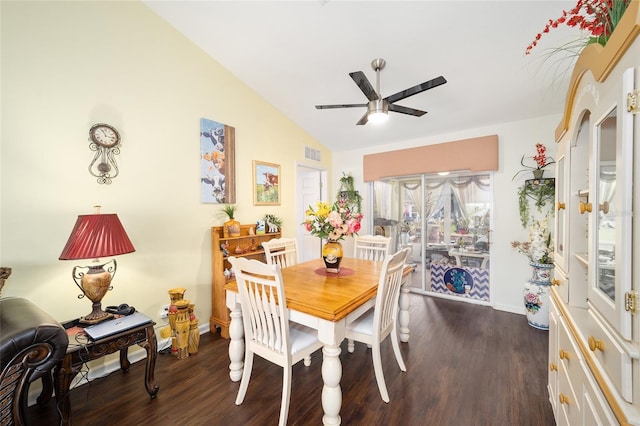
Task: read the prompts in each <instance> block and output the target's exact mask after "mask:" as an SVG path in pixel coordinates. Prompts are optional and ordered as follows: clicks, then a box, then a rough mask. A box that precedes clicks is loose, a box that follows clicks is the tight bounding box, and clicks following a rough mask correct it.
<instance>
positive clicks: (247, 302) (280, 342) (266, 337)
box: [229, 257, 322, 426]
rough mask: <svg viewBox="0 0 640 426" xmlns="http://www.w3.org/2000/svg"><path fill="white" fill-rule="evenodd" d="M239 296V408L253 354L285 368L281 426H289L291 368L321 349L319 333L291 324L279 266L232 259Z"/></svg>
mask: <svg viewBox="0 0 640 426" xmlns="http://www.w3.org/2000/svg"><path fill="white" fill-rule="evenodd" d="M229 262H230V263H231V265H233V269H234V271H235V274H236V282H237V284H238V291H239V293H240V304H241V309H242V322H243V324H244V339H245V354H244V369H243V370H242V380H241V381H240V389H239V390H238V395H237V397H236V405H240V404H242V401H244V397H245V395H246V393H247V387H248V386H249V379H250V378H251V370H252V367H253V355H254V354H256V355H258V356H261V357H262V358H264V359H266V360H267V361H271V362H273V363H274V364H276V365H279V366H281V367H282V368H283V370H284V371H283V377H282V401H281V403H280V421H279V423H278V424H279V425H280V426H284V425H286V424H287V417H288V415H289V400H290V395H291V367H292V366H293V365H294V364H296V363H298V362H299V361H300V360H301V359H304V360H305V362H304V364H305V365H306V366H309V365H310V364H311V354H312V353H313V352H315V351H316V350H318V349H320V348H321V347H322V343H321V342H320V341H319V340H318V332H317V330H313V329H311V328H307V327H304V326H302V325H298V324H295V325H293V324H291V325H290V323H289V310H288V309H287V302H286V299H285V296H284V284H283V281H282V273H281V272H280V269H281V267H280V265H277V264H276V265H267V264H265V263H262V262H260V261H258V260H255V259H251V260H250V259H246V258H236V257H230V258H229Z"/></svg>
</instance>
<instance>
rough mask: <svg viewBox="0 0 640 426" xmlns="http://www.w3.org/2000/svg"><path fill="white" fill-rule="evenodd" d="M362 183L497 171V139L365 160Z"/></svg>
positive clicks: (370, 156) (485, 138)
mask: <svg viewBox="0 0 640 426" xmlns="http://www.w3.org/2000/svg"><path fill="white" fill-rule="evenodd" d="M363 161H364V164H363V172H364V181H365V182H371V181H375V180H380V179H381V178H384V177H393V176H410V175H417V174H424V173H438V172H447V171H461V170H468V171H475V172H487V171H492V170H498V135H490V136H481V137H478V138H471V139H463V140H459V141H452V142H445V143H439V144H434V145H426V146H420V147H416V148H407V149H400V150H397V151H388V152H380V153H376V154H368V155H365V156H364V159H363Z"/></svg>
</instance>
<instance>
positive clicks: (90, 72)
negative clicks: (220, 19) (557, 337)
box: [0, 1, 560, 323]
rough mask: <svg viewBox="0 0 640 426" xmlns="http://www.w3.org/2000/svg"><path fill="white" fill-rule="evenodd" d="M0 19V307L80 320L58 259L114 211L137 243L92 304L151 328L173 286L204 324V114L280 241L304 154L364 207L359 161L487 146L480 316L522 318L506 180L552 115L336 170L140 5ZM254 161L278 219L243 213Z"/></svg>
mask: <svg viewBox="0 0 640 426" xmlns="http://www.w3.org/2000/svg"><path fill="white" fill-rule="evenodd" d="M0 8H1V9H0V10H1V19H2V22H1V23H2V27H1V31H2V32H1V36H2V37H1V43H2V45H1V47H2V52H1V53H2V69H1V71H2V86H1V89H2V115H1V118H2V129H1V136H2V141H1V142H2V144H1V146H0V166H1V167H0V185H1V187H0V203H1V204H0V213H1V214H0V264H2V265H3V266H11V267H13V275H12V276H11V278H10V279H9V280H8V282H7V285H6V286H5V288H4V290H3V293H2V296H20V297H26V298H29V299H31V300H33V301H34V302H36V303H37V304H38V305H40V306H41V307H42V308H44V309H45V310H47V311H48V312H50V313H51V314H52V315H53V316H54V317H56V318H57V319H59V320H61V321H62V320H66V319H69V318H74V317H78V316H80V315H83V314H86V313H88V312H89V305H90V303H89V301H87V300H78V299H77V298H76V296H77V294H78V293H79V290H78V289H77V288H76V287H75V285H74V284H73V281H72V280H71V277H70V275H71V269H72V267H73V266H75V265H82V264H85V262H84V261H82V262H73V261H59V260H57V259H58V256H59V255H60V252H61V251H62V248H63V246H64V244H65V242H66V240H67V238H68V236H69V233H70V231H71V229H72V227H73V224H74V222H75V219H76V216H77V215H78V214H87V213H91V212H92V206H93V205H94V204H101V205H102V206H103V212H105V213H108V212H116V213H118V215H119V217H120V219H121V221H122V222H123V224H124V226H125V228H126V229H127V232H128V233H129V236H130V237H131V239H132V241H133V243H134V245H135V246H136V252H135V253H133V254H129V255H125V256H120V257H118V258H117V260H118V265H119V270H118V273H117V275H116V277H115V280H114V289H113V291H111V292H109V293H108V294H107V296H106V297H105V299H104V303H103V304H104V305H111V304H119V303H123V302H126V303H129V304H131V305H134V306H135V307H136V308H138V309H139V310H141V311H143V312H146V313H148V314H149V315H150V316H152V317H153V318H154V319H156V320H158V322H159V323H161V321H160V320H159V319H158V313H159V307H160V306H161V305H163V304H166V303H167V301H168V295H167V290H168V289H169V288H171V287H176V286H181V287H186V288H187V292H186V296H187V297H188V298H190V299H191V300H192V301H194V302H195V303H196V314H197V315H198V317H199V318H200V319H201V323H206V322H207V320H208V318H209V315H210V297H211V291H210V277H211V272H210V268H211V262H210V254H211V248H210V236H209V228H210V226H212V225H219V224H221V223H222V220H221V219H219V218H218V217H216V213H217V210H218V206H217V205H213V204H202V203H201V202H200V193H199V167H200V161H199V137H198V132H199V120H200V118H201V117H206V118H209V119H213V120H216V121H220V122H223V123H226V124H228V125H231V126H233V127H235V129H236V155H237V163H236V167H237V180H238V182H237V194H238V203H237V206H238V215H237V216H238V217H237V218H238V219H239V220H240V221H241V222H243V223H248V222H253V221H255V220H256V219H258V218H260V217H262V216H263V215H264V214H265V213H267V212H269V213H275V214H278V215H280V216H281V217H283V219H284V221H285V223H284V230H285V234H286V235H288V236H294V235H295V229H294V227H295V224H296V219H295V217H294V212H295V205H294V203H295V196H294V194H295V183H294V176H295V162H296V161H297V162H300V163H303V164H304V163H305V160H304V159H303V158H302V152H303V149H302V146H303V145H310V146H312V147H314V148H316V149H320V150H321V151H322V158H323V159H324V160H323V162H322V163H320V164H318V163H314V164H312V165H313V166H321V167H326V168H327V169H329V170H333V171H334V173H333V188H336V187H337V182H338V179H339V177H340V176H342V172H351V173H352V174H353V176H354V177H355V180H356V183H357V186H358V189H359V190H360V191H361V193H362V194H367V192H366V187H365V185H364V184H363V183H362V156H363V155H364V154H368V153H373V152H383V151H388V150H394V149H400V148H408V147H414V146H421V145H428V144H434V143H442V142H447V141H451V140H459V139H465V138H469V137H476V136H483V135H488V134H498V136H499V140H500V142H499V143H500V170H499V171H498V172H496V173H495V175H494V176H495V179H494V190H495V194H496V196H495V208H494V217H493V223H492V228H493V234H492V238H493V243H494V244H493V246H492V297H493V299H492V303H493V304H494V306H495V307H496V308H498V309H503V310H508V311H512V312H519V313H524V310H523V308H522V303H521V299H522V296H521V292H522V284H523V282H524V281H525V280H526V279H527V278H528V276H529V268H528V266H527V262H526V259H525V258H524V257H523V256H522V255H519V254H517V253H515V251H513V250H512V249H511V247H510V244H509V242H510V241H511V240H513V239H515V238H517V239H525V238H526V237H527V231H525V230H523V229H521V228H520V225H519V221H518V210H517V194H516V191H517V188H518V186H519V185H520V182H518V181H516V182H514V181H512V179H511V177H512V176H513V174H514V173H515V172H516V171H517V170H518V169H519V167H520V157H521V156H522V155H523V154H528V153H533V150H534V145H535V143H537V142H543V143H546V144H547V146H548V147H549V150H550V152H552V153H553V152H555V146H554V144H553V142H552V137H553V132H554V129H555V127H556V125H557V123H558V122H559V120H560V116H549V117H544V118H540V119H534V120H526V121H521V122H515V123H502V124H495V125H490V126H487V127H485V128H480V129H473V130H470V131H459V132H451V133H449V134H446V135H440V136H437V137H430V138H424V139H419V140H411V141H406V142H404V143H398V144H394V145H389V146H385V147H377V148H376V149H375V150H374V149H368V150H357V151H344V152H337V153H333V162H332V154H331V153H330V152H328V151H327V150H326V149H325V148H324V147H323V146H322V145H321V144H320V143H319V142H318V141H316V140H314V139H313V138H311V137H310V136H309V135H308V134H306V133H305V132H304V131H302V130H301V129H300V128H299V127H297V126H295V125H294V124H293V123H291V122H290V121H289V120H288V119H287V118H286V117H284V116H283V115H282V114H280V113H279V112H278V111H276V110H275V109H274V108H273V107H271V106H270V105H269V104H267V103H266V102H265V101H264V100H263V99H262V98H260V97H259V96H257V95H256V94H255V93H254V92H253V91H252V90H251V89H249V88H248V87H246V86H245V85H244V84H242V83H241V82H239V81H238V80H237V79H236V78H235V77H234V76H233V75H231V74H230V73H229V72H228V71H227V70H225V69H224V68H222V67H221V66H220V65H219V64H218V63H216V62H215V61H213V60H212V59H211V58H209V57H208V56H207V55H205V54H204V53H203V52H202V51H201V50H199V49H198V48H197V47H196V46H194V45H193V44H191V43H190V42H189V41H187V40H186V39H185V38H184V37H182V36H181V35H180V34H178V33H177V32H175V31H174V30H173V29H172V28H171V27H170V26H168V25H167V24H166V23H165V22H164V21H162V20H161V19H160V18H158V17H157V16H156V15H155V14H154V13H153V12H151V11H150V10H149V9H147V8H146V7H145V6H144V5H143V4H141V3H137V2H60V3H52V2H7V1H2V2H1V3H0ZM97 17H99V25H96V19H97ZM96 122H107V123H110V124H113V125H115V126H116V127H117V128H118V129H119V130H120V132H121V134H122V138H123V144H122V150H121V154H120V155H119V156H118V158H117V160H118V164H119V166H120V168H121V174H120V176H118V177H117V178H116V179H115V180H114V182H113V183H112V184H111V185H108V186H107V185H99V184H97V183H96V181H95V178H93V177H92V176H90V175H89V173H88V171H87V167H88V164H89V162H90V160H91V157H92V153H91V152H90V151H89V149H88V141H87V136H88V129H89V127H90V126H91V125H92V124H94V123H96ZM461 155H464V153H461ZM252 160H262V161H267V162H273V163H277V164H280V165H281V167H282V169H281V174H282V183H283V186H282V205H281V206H278V207H254V206H253V203H252V195H251V192H250V191H251V162H252ZM329 194H334V191H333V190H329ZM367 198H368V197H366V196H365V200H364V202H365V207H366V206H367V205H368V203H369V200H368V199H367ZM368 219H369V218H365V225H366V226H368V225H369V223H368ZM366 226H365V229H368V228H367V227H366ZM347 244H348V243H347Z"/></svg>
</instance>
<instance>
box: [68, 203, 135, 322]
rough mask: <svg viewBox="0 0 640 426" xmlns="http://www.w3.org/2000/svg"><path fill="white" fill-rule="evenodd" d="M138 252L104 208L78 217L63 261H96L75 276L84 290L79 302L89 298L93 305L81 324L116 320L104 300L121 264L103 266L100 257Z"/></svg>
mask: <svg viewBox="0 0 640 426" xmlns="http://www.w3.org/2000/svg"><path fill="white" fill-rule="evenodd" d="M135 250H136V249H135V248H134V247H133V244H131V240H129V237H128V236H127V233H126V232H125V230H124V227H123V226H122V223H120V219H118V216H117V215H116V214H100V206H96V214H91V215H79V216H78V220H77V221H76V225H75V226H74V227H73V230H72V231H71V236H69V240H68V241H67V244H66V245H65V246H64V249H63V250H62V254H61V255H60V258H59V259H60V260H79V259H94V261H93V263H92V264H91V265H89V266H75V267H74V268H73V271H72V273H71V276H72V277H73V280H74V281H75V283H76V285H77V286H78V288H79V289H80V290H81V291H82V294H79V295H78V299H82V298H83V297H85V296H86V297H88V298H89V299H90V300H91V301H92V302H93V305H92V306H93V307H92V311H91V313H90V314H89V315H86V316H84V317H82V318H80V322H81V323H85V324H95V323H98V322H100V321H103V320H106V319H109V318H112V317H113V315H112V314H110V313H107V312H104V311H103V310H102V303H101V301H102V298H103V297H104V295H105V294H106V293H107V291H108V290H111V289H112V288H113V287H112V286H111V280H112V279H113V276H114V275H115V273H116V267H117V264H116V261H115V259H112V260H110V261H109V262H106V263H101V262H100V261H99V258H101V257H107V256H117V255H120V254H126V253H131V252H134V251H135Z"/></svg>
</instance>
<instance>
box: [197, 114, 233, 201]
mask: <svg viewBox="0 0 640 426" xmlns="http://www.w3.org/2000/svg"><path fill="white" fill-rule="evenodd" d="M235 134H236V132H235V129H234V128H233V127H231V126H227V125H226V124H222V123H218V122H216V121H213V120H208V119H206V118H201V119H200V194H201V199H202V202H203V203H217V204H225V203H228V204H233V203H235V202H236V164H235Z"/></svg>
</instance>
